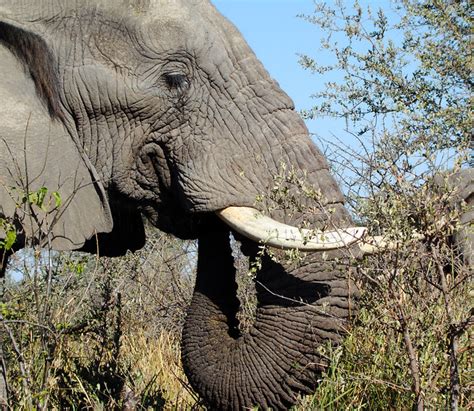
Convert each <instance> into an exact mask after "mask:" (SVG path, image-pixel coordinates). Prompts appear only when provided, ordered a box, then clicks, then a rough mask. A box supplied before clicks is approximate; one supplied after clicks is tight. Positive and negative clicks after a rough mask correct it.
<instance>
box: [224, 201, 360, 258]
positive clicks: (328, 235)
mask: <svg viewBox="0 0 474 411" xmlns="http://www.w3.org/2000/svg"><path fill="white" fill-rule="evenodd" d="M216 214H217V215H218V216H219V217H220V218H221V219H222V220H224V222H226V223H227V224H228V225H229V226H230V227H231V228H233V229H234V230H235V231H237V232H238V233H240V234H242V235H243V236H245V237H247V238H250V239H251V240H254V241H256V242H262V243H264V244H267V245H269V246H272V247H276V248H281V249H295V248H297V249H299V250H302V251H322V250H333V249H337V248H342V247H347V246H348V245H350V244H353V243H355V242H356V241H360V240H361V239H362V238H363V237H364V235H365V232H366V228H365V227H349V228H344V229H340V230H335V231H316V230H308V229H304V228H297V227H292V226H290V225H287V224H283V223H279V222H278V221H275V220H273V219H271V218H270V217H267V216H265V215H263V214H262V213H261V212H260V211H258V210H256V209H255V208H251V207H227V208H224V209H223V210H220V211H216Z"/></svg>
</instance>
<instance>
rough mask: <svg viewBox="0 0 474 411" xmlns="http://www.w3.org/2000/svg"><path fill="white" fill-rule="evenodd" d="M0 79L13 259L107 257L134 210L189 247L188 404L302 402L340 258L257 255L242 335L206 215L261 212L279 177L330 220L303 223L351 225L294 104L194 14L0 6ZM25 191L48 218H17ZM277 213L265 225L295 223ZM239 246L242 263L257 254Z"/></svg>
mask: <svg viewBox="0 0 474 411" xmlns="http://www.w3.org/2000/svg"><path fill="white" fill-rule="evenodd" d="M0 73H1V76H0V146H1V147H2V148H1V149H0V216H4V217H8V218H13V219H14V221H15V223H16V225H17V228H18V229H19V230H20V231H21V233H23V234H21V233H20V234H21V235H20V236H19V241H18V247H21V246H22V241H24V239H25V238H30V237H33V238H35V239H36V241H37V242H39V243H41V244H45V245H46V244H48V243H49V244H50V245H51V246H52V247H53V248H56V249H58V250H77V249H83V250H88V251H95V250H96V249H97V244H96V239H97V240H98V249H99V253H100V254H102V255H104V254H105V255H120V254H123V253H124V252H125V251H126V250H127V249H131V250H135V249H137V248H139V247H141V246H142V245H143V242H144V231H143V225H142V222H141V215H142V214H143V215H145V216H146V217H147V218H148V219H149V220H150V221H151V222H152V223H153V224H154V225H155V226H156V227H158V228H160V229H162V230H164V231H166V232H169V233H172V234H174V235H176V236H178V237H180V238H198V240H199V262H198V273H197V282H196V289H195V293H194V297H193V300H192V303H191V306H190V308H189V314H188V319H187V322H186V325H185V327H184V331H183V343H182V346H183V348H182V350H183V354H182V357H183V364H184V367H185V370H186V373H187V375H188V378H189V380H190V382H191V384H192V386H193V387H194V388H195V390H196V391H197V392H198V393H199V394H200V395H201V396H202V397H203V398H204V400H205V401H206V402H207V404H208V405H209V407H210V408H211V409H220V410H224V409H242V408H243V407H245V406H247V407H250V406H254V405H257V404H258V405H260V406H261V407H263V408H266V407H273V408H274V409H285V408H287V407H289V406H290V405H291V404H292V403H294V401H295V398H296V396H297V394H298V393H305V392H310V391H311V390H312V389H314V387H315V385H316V381H317V379H318V377H319V376H320V373H321V370H322V369H323V368H324V366H325V362H324V359H322V358H321V357H320V356H319V355H318V351H317V349H318V347H319V346H320V345H321V344H322V343H328V342H330V343H338V342H339V341H340V338H341V337H340V335H339V334H340V331H341V330H342V329H343V325H344V321H345V319H347V317H348V316H349V311H350V300H351V296H352V293H353V292H354V291H353V290H350V281H349V280H348V275H347V272H348V269H347V267H346V266H345V263H344V261H345V260H344V259H340V260H338V262H337V263H335V262H334V257H335V256H341V253H340V252H336V251H335V252H331V253H327V258H325V259H324V260H323V259H322V258H321V256H320V255H319V254H318V253H314V254H310V255H308V258H307V259H305V262H304V263H303V264H300V265H280V264H277V263H275V262H272V261H271V260H269V259H268V258H266V257H265V258H264V261H263V267H262V269H261V270H260V272H259V273H258V275H257V286H256V287H257V298H258V307H257V316H256V320H255V324H254V327H253V328H252V330H251V331H250V332H249V333H247V334H245V335H241V334H240V332H239V330H238V322H237V320H236V318H235V314H236V312H237V311H238V309H239V302H238V300H237V297H236V287H237V286H236V283H235V270H234V267H233V258H232V255H231V250H230V245H229V233H230V229H229V228H227V227H226V226H225V225H224V223H222V222H220V220H218V219H217V218H216V217H215V216H214V214H213V212H214V211H216V210H219V209H221V208H224V207H227V206H252V205H254V204H255V202H256V198H257V196H258V195H264V196H266V197H267V198H268V195H269V193H270V190H271V188H272V187H273V186H274V176H275V175H276V174H277V173H278V172H279V170H280V167H281V164H282V163H285V164H287V165H291V166H292V167H294V169H295V170H296V172H297V173H299V174H300V175H302V173H303V171H304V172H306V173H307V177H306V179H307V181H308V183H309V184H311V185H313V187H314V188H315V189H316V190H319V191H320V192H321V204H322V205H325V206H327V207H326V209H327V210H329V209H331V210H332V211H331V212H330V213H329V212H324V211H323V210H322V209H321V208H319V210H320V212H316V213H312V215H311V217H310V220H311V222H312V223H313V226H314V227H319V228H326V227H347V226H349V225H350V224H351V221H350V218H349V216H348V213H347V212H346V211H345V209H344V208H343V204H342V203H343V198H342V195H341V193H340V191H339V189H338V188H337V185H336V183H335V181H334V179H333V178H332V177H331V175H330V173H329V171H328V166H327V163H326V161H325V159H324V158H323V156H322V155H321V153H320V152H319V151H318V149H317V148H316V147H315V146H314V145H313V144H312V142H311V140H310V138H309V136H308V132H307V130H306V128H305V125H304V123H303V121H302V120H301V119H300V117H299V116H298V114H297V113H296V112H295V110H294V106H293V103H292V101H291V100H290V99H289V98H288V96H287V95H286V94H285V93H284V92H283V91H282V90H281V89H280V87H279V86H278V84H277V83H276V82H275V81H274V80H272V79H271V78H270V77H269V75H268V73H267V72H266V71H265V69H264V68H263V66H262V64H261V63H260V62H259V61H258V60H257V58H256V57H255V55H254V54H253V52H252V51H251V50H250V49H249V47H248V45H247V44H246V43H245V41H244V40H243V38H242V36H241V35H240V34H239V32H238V31H237V30H236V28H235V27H234V26H233V25H232V24H231V23H229V22H228V21H227V20H226V19H225V18H224V17H223V16H221V15H220V14H219V13H218V12H217V11H216V9H215V8H214V7H213V6H212V5H211V4H210V3H209V2H208V1H205V0H202V1H200V0H194V1H193V0H168V1H167V0H128V1H118V0H117V1H106V0H102V1H94V2H92V1H91V2H89V1H86V0H78V1H72V0H71V1H59V0H58V1H53V0H51V1H29V2H26V1H18V0H0ZM41 186H45V187H48V189H49V190H50V191H54V190H58V191H59V192H60V193H61V196H62V199H63V204H62V206H61V207H60V208H59V209H54V207H52V206H51V207H49V208H50V209H51V212H50V213H48V214H47V215H45V214H44V213H41V212H38V210H36V211H35V210H30V209H28V207H26V209H25V210H23V209H22V208H18V207H16V201H17V200H18V199H19V198H20V197H21V192H22V191H34V190H37V189H38V188H39V187H41ZM11 187H20V190H18V189H17V190H12V189H11ZM296 194H297V195H298V193H296ZM300 200H301V202H302V203H304V202H306V200H305V199H303V198H301V199H300ZM265 206H266V204H265V202H262V203H257V207H258V208H262V209H264V208H265ZM319 207H320V205H319ZM287 214H288V213H284V212H278V211H274V212H272V217H274V218H275V219H278V220H280V221H285V222H291V223H297V222H298V220H299V219H301V218H302V216H300V215H290V214H288V215H287ZM96 234H97V236H96ZM0 235H1V233H0ZM242 250H243V252H244V253H245V254H246V255H248V256H249V257H250V259H251V260H252V259H254V258H255V255H256V252H257V245H256V244H255V243H252V242H251V241H249V240H245V239H242ZM280 295H281V296H280Z"/></svg>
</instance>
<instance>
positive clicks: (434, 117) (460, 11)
mask: <svg viewBox="0 0 474 411" xmlns="http://www.w3.org/2000/svg"><path fill="white" fill-rule="evenodd" d="M361 4H362V2H361V3H359V2H357V1H355V2H354V3H353V4H351V5H349V3H348V2H344V1H336V2H334V3H332V2H331V3H328V2H315V12H314V14H313V15H311V16H305V19H306V20H307V21H309V22H311V23H313V24H315V25H316V26H318V27H319V28H321V29H322V30H323V31H324V33H325V37H324V38H323V40H322V41H321V46H322V47H321V50H320V52H321V53H323V54H324V53H327V54H328V55H329V56H330V58H331V59H332V60H331V62H332V63H331V64H327V65H325V64H321V63H319V62H320V61H327V60H325V59H315V58H312V57H310V56H301V58H300V62H301V64H302V65H303V67H305V68H307V69H309V70H311V71H312V72H313V73H314V74H315V75H316V76H318V77H319V78H320V79H322V81H321V83H322V84H324V87H323V89H322V90H319V91H317V92H316V93H315V94H314V97H315V100H316V104H315V106H314V107H313V108H311V109H309V110H306V111H304V112H303V115H304V116H305V117H306V118H316V117H319V116H332V117H336V118H343V119H345V125H346V127H345V133H344V134H343V135H339V136H337V139H335V138H333V139H332V141H329V142H328V141H327V140H326V142H327V144H328V147H327V150H326V152H327V153H328V155H329V158H330V160H331V162H332V165H333V169H334V171H335V172H336V173H337V174H338V177H339V179H340V181H341V183H342V184H343V188H344V189H345V192H346V193H347V198H348V202H349V205H350V206H351V208H352V210H353V212H354V215H356V216H357V217H356V218H357V219H358V220H359V224H361V225H365V226H367V227H368V228H369V232H371V233H373V234H382V235H383V236H384V237H385V238H386V239H387V240H395V241H396V242H397V243H398V244H399V247H398V249H395V250H391V251H386V252H383V253H380V254H379V255H376V256H373V257H370V258H367V259H366V260H365V261H364V262H363V263H362V264H359V267H358V271H359V276H358V279H359V280H358V282H359V286H360V288H361V290H362V301H361V307H362V308H361V313H360V316H359V317H358V319H357V320H356V321H355V322H354V324H353V328H352V330H351V332H350V335H349V338H348V339H347V340H346V342H345V343H344V346H343V348H342V349H338V350H336V351H335V352H330V353H329V354H328V355H329V357H331V358H332V359H333V361H334V360H335V363H334V364H333V365H332V366H331V368H330V369H329V370H328V375H327V377H328V378H327V379H324V380H323V381H322V383H321V386H320V388H319V389H318V390H317V392H316V393H315V395H314V397H313V398H312V399H309V400H308V401H309V403H310V405H311V407H314V409H320V408H324V409H326V408H327V409H408V408H412V407H415V408H416V407H418V408H420V407H423V406H427V407H429V408H433V409H446V408H451V409H457V408H458V407H461V406H466V407H469V398H470V395H472V389H473V387H472V382H471V381H470V379H469V375H468V370H469V369H472V359H471V358H470V356H469V353H470V352H471V351H472V346H471V345H470V343H469V340H470V338H469V337H470V335H469V326H470V324H471V323H472V312H471V307H472V304H471V303H470V294H469V293H470V283H471V282H472V278H473V273H472V267H469V265H468V263H467V262H466V260H465V259H463V257H462V256H460V255H459V252H458V251H456V246H453V235H456V233H457V232H458V230H459V229H460V213H462V212H463V210H465V207H466V205H465V204H458V205H456V204H454V202H455V200H454V198H456V192H461V191H462V190H463V189H465V188H466V187H464V186H462V187H453V186H449V184H444V185H441V186H440V185H437V184H434V183H433V181H434V177H435V176H437V178H439V177H440V176H444V179H445V181H448V180H449V175H450V173H453V172H456V171H459V170H461V169H462V168H463V167H465V166H466V165H467V164H468V163H469V162H470V163H471V165H472V161H473V158H472V151H471V154H469V149H471V150H472V149H473V147H472V138H471V135H472V125H473V121H472V120H473V117H472V97H471V96H472V73H471V71H472V70H471V69H472V61H471V59H472V56H471V50H470V48H471V45H470V36H471V27H472V11H471V5H470V4H469V2H467V1H456V2H454V1H450V2H444V1H443V2H441V1H437V0H395V1H393V2H391V3H390V5H391V7H392V8H391V9H390V8H388V7H386V8H385V9H381V8H377V7H375V8H371V7H370V6H369V7H368V6H362V5H361ZM385 4H387V5H388V3H385ZM317 82H318V81H316V83H317ZM346 138H349V139H350V140H351V141H353V142H355V143H353V144H352V145H351V146H350V145H348V144H344V143H343V141H345V140H346ZM469 155H470V159H469ZM447 169H452V170H451V171H450V172H446V170H447ZM471 206H472V205H471ZM471 224H472V223H471ZM417 234H422V235H423V236H424V240H423V241H422V242H420V241H419V240H417V239H416V238H417V236H416V235H417ZM304 404H306V405H303V406H302V409H307V408H308V403H304ZM316 404H317V405H316Z"/></svg>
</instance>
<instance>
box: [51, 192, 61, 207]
mask: <svg viewBox="0 0 474 411" xmlns="http://www.w3.org/2000/svg"><path fill="white" fill-rule="evenodd" d="M51 196H52V197H53V198H54V205H55V207H56V208H58V207H60V206H61V203H62V199H61V195H60V194H59V193H58V192H57V191H53V192H52V193H51Z"/></svg>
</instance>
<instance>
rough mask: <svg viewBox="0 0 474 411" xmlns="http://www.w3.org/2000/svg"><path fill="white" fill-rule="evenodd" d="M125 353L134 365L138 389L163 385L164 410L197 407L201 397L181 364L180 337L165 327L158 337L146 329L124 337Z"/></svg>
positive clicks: (143, 391)
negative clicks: (196, 393) (145, 331)
mask: <svg viewBox="0 0 474 411" xmlns="http://www.w3.org/2000/svg"><path fill="white" fill-rule="evenodd" d="M122 355H123V357H124V360H125V361H126V362H129V364H130V374H131V375H132V376H133V378H134V381H133V382H134V384H135V387H134V389H135V390H136V391H137V392H141V393H146V391H147V387H149V386H150V385H151V384H153V385H155V386H156V387H159V388H160V390H161V392H162V397H163V399H164V400H165V405H164V409H169V410H171V409H173V410H176V409H178V410H184V409H189V408H191V407H193V406H194V405H195V404H196V402H197V398H196V396H195V394H194V393H193V392H192V391H191V390H190V388H189V385H188V383H187V379H186V376H185V375H184V372H183V368H182V366H181V357H180V355H181V354H180V343H179V338H178V337H177V336H176V335H173V334H171V333H169V332H167V331H165V330H163V331H162V332H161V334H160V336H159V337H158V339H152V338H148V337H147V336H146V335H145V334H144V333H143V332H140V331H139V332H136V333H134V334H131V335H125V336H123V338H122Z"/></svg>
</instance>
